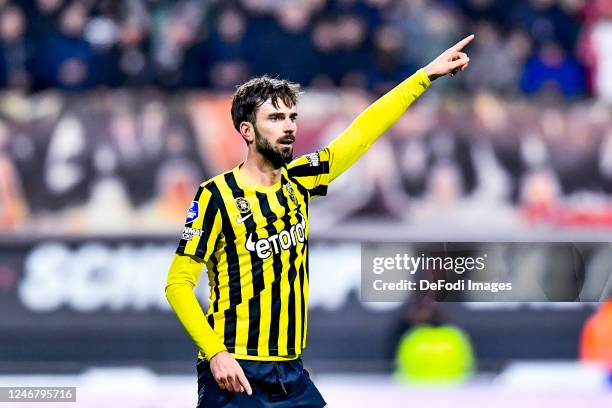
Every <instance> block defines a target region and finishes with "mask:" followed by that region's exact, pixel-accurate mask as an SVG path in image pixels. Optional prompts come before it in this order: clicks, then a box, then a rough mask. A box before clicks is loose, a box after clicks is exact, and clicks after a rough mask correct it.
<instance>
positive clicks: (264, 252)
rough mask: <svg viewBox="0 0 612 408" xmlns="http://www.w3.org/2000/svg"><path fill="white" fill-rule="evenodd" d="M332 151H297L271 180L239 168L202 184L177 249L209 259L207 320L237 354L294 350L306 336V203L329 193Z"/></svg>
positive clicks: (289, 352) (284, 353)
mask: <svg viewBox="0 0 612 408" xmlns="http://www.w3.org/2000/svg"><path fill="white" fill-rule="evenodd" d="M328 180H329V162H328V153H327V151H326V150H323V151H321V152H319V153H313V154H310V155H307V156H304V157H303V158H299V159H297V160H295V161H293V162H292V163H290V164H289V165H288V166H287V167H284V168H282V169H281V179H280V182H279V183H278V184H276V185H273V186H250V185H247V184H245V183H244V181H243V180H242V178H241V175H240V171H239V168H238V167H236V168H234V169H233V170H231V171H229V172H227V173H224V174H221V175H219V176H216V177H214V178H212V179H211V180H209V181H207V182H205V183H203V184H202V185H201V186H200V188H199V189H198V192H197V194H196V197H195V199H194V201H193V203H192V206H191V208H190V210H189V212H188V216H187V219H186V221H187V223H186V224H185V230H184V232H183V236H182V239H181V241H180V243H179V246H178V249H177V253H178V254H180V255H193V256H196V257H198V258H199V259H201V260H203V261H204V262H205V263H206V269H207V271H208V272H207V273H208V279H209V284H210V299H209V310H208V313H207V319H208V323H209V324H210V325H211V327H212V328H213V330H214V331H215V333H216V334H217V335H218V336H219V337H220V338H222V339H223V343H224V345H225V347H226V348H227V350H228V351H229V352H231V353H234V354H236V355H238V356H243V357H245V358H246V357H248V356H281V357H293V356H297V355H299V354H300V352H301V350H302V348H303V347H304V345H305V341H306V336H305V334H306V330H305V328H306V322H307V313H308V312H307V309H306V307H305V305H306V299H307V298H308V262H307V259H308V203H309V200H310V199H311V198H312V197H315V196H320V195H325V194H326V191H327V184H328Z"/></svg>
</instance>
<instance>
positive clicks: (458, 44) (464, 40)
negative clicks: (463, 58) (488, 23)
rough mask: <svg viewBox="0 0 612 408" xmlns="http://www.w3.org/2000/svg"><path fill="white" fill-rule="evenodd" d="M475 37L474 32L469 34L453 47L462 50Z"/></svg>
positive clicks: (454, 49) (452, 48)
mask: <svg viewBox="0 0 612 408" xmlns="http://www.w3.org/2000/svg"><path fill="white" fill-rule="evenodd" d="M473 39H474V34H471V35H468V36H467V37H465V38H464V39H463V40H461V41H459V42H458V43H457V44H455V45H453V46H452V47H451V50H453V51H461V50H462V49H463V48H464V47H465V46H466V45H468V44H469V43H471V42H472V40H473Z"/></svg>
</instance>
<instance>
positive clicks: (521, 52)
mask: <svg viewBox="0 0 612 408" xmlns="http://www.w3.org/2000/svg"><path fill="white" fill-rule="evenodd" d="M476 35H477V37H478V40H479V41H478V44H475V47H474V51H473V53H474V54H473V55H474V57H473V63H472V64H471V66H472V69H471V70H470V71H469V72H466V75H465V76H464V80H465V83H466V89H469V90H470V92H473V91H475V90H479V89H483V88H484V89H488V90H492V91H496V92H499V93H506V94H516V93H517V91H518V86H517V85H518V80H519V78H520V75H521V71H520V69H521V66H523V64H524V61H525V59H526V57H527V53H528V52H529V51H530V49H531V43H530V39H529V37H528V36H527V35H525V34H524V33H523V32H521V31H514V32H513V33H512V34H511V35H510V36H509V38H508V39H507V40H502V38H501V36H500V33H499V32H498V30H497V29H496V28H495V26H493V24H492V23H489V22H482V23H480V24H479V25H478V29H477V31H476Z"/></svg>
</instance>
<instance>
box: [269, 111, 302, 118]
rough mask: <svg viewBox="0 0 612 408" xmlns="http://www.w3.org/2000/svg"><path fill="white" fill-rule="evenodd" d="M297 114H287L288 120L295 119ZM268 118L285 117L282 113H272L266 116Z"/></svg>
mask: <svg viewBox="0 0 612 408" xmlns="http://www.w3.org/2000/svg"><path fill="white" fill-rule="evenodd" d="M297 116H298V114H297V112H291V113H290V114H289V117H290V118H297ZM268 117H269V118H284V117H285V113H284V112H272V113H270V114H268Z"/></svg>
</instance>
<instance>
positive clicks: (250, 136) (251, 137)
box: [240, 121, 255, 143]
mask: <svg viewBox="0 0 612 408" xmlns="http://www.w3.org/2000/svg"><path fill="white" fill-rule="evenodd" d="M240 135H241V136H242V138H243V139H244V141H245V142H247V143H253V142H254V141H255V129H253V124H252V123H251V122H246V121H245V122H240Z"/></svg>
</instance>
